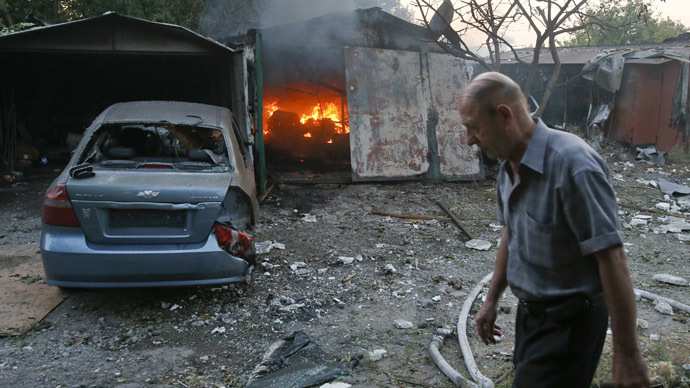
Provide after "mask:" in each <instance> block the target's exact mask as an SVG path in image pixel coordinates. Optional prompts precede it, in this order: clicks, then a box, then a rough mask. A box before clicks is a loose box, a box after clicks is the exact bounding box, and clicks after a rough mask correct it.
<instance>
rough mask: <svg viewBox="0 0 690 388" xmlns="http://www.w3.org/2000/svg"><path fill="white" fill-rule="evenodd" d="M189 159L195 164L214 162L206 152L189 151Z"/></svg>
mask: <svg viewBox="0 0 690 388" xmlns="http://www.w3.org/2000/svg"><path fill="white" fill-rule="evenodd" d="M187 158H189V160H191V161H195V162H212V160H211V157H210V156H209V154H208V153H207V152H206V150H189V152H187Z"/></svg>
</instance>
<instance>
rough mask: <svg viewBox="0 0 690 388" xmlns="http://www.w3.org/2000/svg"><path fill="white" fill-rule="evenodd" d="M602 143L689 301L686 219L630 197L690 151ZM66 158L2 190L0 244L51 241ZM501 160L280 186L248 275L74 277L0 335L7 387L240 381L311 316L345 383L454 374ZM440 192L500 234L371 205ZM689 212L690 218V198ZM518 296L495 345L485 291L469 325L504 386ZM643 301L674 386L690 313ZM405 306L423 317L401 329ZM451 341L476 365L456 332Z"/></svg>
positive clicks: (308, 324) (606, 362) (630, 241)
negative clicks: (663, 157)
mask: <svg viewBox="0 0 690 388" xmlns="http://www.w3.org/2000/svg"><path fill="white" fill-rule="evenodd" d="M601 154H602V156H603V157H604V158H605V159H606V160H607V162H608V164H609V166H610V168H611V172H612V174H614V176H615V179H614V185H615V188H616V191H617V195H618V197H619V200H620V203H621V204H625V206H624V205H621V207H620V214H621V221H622V222H623V223H624V224H625V225H626V227H625V230H624V231H625V236H626V249H627V251H628V254H629V264H630V268H631V272H632V278H633V282H634V286H635V287H636V288H639V289H642V290H646V291H649V292H653V293H656V294H660V295H664V296H666V297H668V298H671V299H674V300H676V301H678V302H681V303H684V304H690V287H682V286H675V285H669V284H665V283H661V282H659V281H656V280H654V278H653V276H654V275H655V274H660V273H666V274H672V275H675V276H681V277H683V278H685V279H690V260H689V259H690V249H689V248H690V245H689V243H687V242H683V241H681V240H680V238H679V237H678V233H654V231H653V230H654V229H657V228H659V227H661V226H663V225H666V224H667V223H668V222H669V219H667V218H666V216H664V215H662V214H659V213H654V212H650V211H641V210H638V209H636V208H634V207H630V206H635V207H639V208H647V209H656V206H657V204H658V203H660V202H667V203H669V204H671V203H672V202H673V199H672V198H671V199H667V200H665V199H664V195H663V194H662V193H661V192H660V191H659V190H658V189H655V188H653V187H650V186H649V185H648V183H647V182H646V181H650V180H654V181H656V180H658V179H666V180H670V181H675V182H677V183H680V184H683V185H686V186H688V185H690V170H689V167H690V163H689V161H690V158H688V156H687V155H685V154H683V153H682V152H674V153H672V154H671V155H669V157H668V163H667V165H666V166H664V167H660V168H659V167H655V166H653V165H650V164H646V163H642V162H635V160H634V157H633V155H631V154H630V153H628V152H627V149H626V148H624V147H621V146H617V145H607V146H606V147H605V148H604V149H603V150H601ZM56 167H57V166H52V167H51V166H44V167H41V168H35V169H34V170H32V171H31V172H30V173H29V174H28V175H27V178H28V180H26V185H25V186H24V187H19V188H15V190H14V191H13V190H7V189H5V190H3V191H0V220H1V221H0V244H12V245H16V244H31V243H38V242H39V240H40V204H41V201H42V196H43V194H44V192H45V190H46V188H47V186H48V184H49V183H50V181H51V180H52V178H53V177H54V176H56V175H57V173H58V171H56V170H55V168H56ZM495 172H496V169H495V167H489V168H488V174H487V175H488V179H486V180H483V181H476V182H465V183H447V182H446V183H427V182H403V183H375V184H317V185H289V184H280V185H278V186H276V188H275V189H274V190H273V191H272V192H271V194H270V195H269V196H268V198H267V199H266V200H265V201H264V203H263V204H262V206H261V222H260V223H259V224H258V225H257V228H256V233H255V237H256V241H258V242H262V241H272V242H275V243H279V244H274V247H273V249H272V250H271V251H270V252H269V253H266V254H262V255H260V257H259V259H260V260H259V261H260V265H259V267H258V268H257V269H256V270H255V272H254V276H253V282H252V284H249V285H247V284H231V285H228V286H223V287H194V288H168V289H131V290H120V289H115V290H73V291H70V295H69V297H68V298H67V299H66V300H65V301H64V302H63V303H62V304H61V305H59V306H58V307H57V308H55V309H54V310H53V311H52V312H51V313H50V314H48V315H47V316H46V317H45V318H44V319H43V320H42V321H41V322H40V323H39V324H38V325H36V326H35V327H34V329H32V330H30V331H29V332H27V333H26V334H24V335H21V336H18V337H6V338H0V386H2V387H112V386H118V387H145V386H157V387H223V386H224V387H241V386H244V384H245V383H246V381H247V378H248V375H249V373H250V372H251V371H252V369H253V368H254V367H255V366H256V365H257V363H258V362H259V361H260V360H261V357H262V356H263V354H264V352H266V350H267V349H268V348H269V346H270V345H271V344H272V343H273V342H275V341H277V340H280V339H282V338H284V337H287V336H289V335H290V334H292V333H293V332H295V331H300V330H301V331H304V332H305V333H307V334H308V335H309V336H310V337H311V338H312V339H313V340H314V341H316V342H317V343H318V344H319V345H321V346H322V347H323V348H324V349H325V351H326V352H327V354H329V355H330V356H331V357H332V359H333V360H336V361H338V362H340V363H341V364H342V366H343V367H344V368H347V369H348V370H349V371H350V375H349V376H345V377H341V378H339V379H338V381H343V382H347V383H349V384H352V386H354V387H416V386H425V387H451V386H453V384H452V382H451V381H450V380H449V379H448V378H447V377H445V376H444V375H443V374H442V373H441V372H440V371H439V370H438V368H437V367H436V366H435V365H434V363H433V361H432V360H431V358H430V356H429V352H428V348H429V344H430V342H431V340H432V336H433V335H434V332H435V329H436V327H438V326H446V325H447V326H451V327H455V325H456V324H457V320H458V314H459V312H460V309H461V307H462V305H463V303H464V302H465V298H466V296H467V294H468V293H469V292H470V291H471V290H472V289H473V288H474V287H475V285H476V284H477V282H479V281H480V280H481V279H482V278H483V277H484V276H485V275H487V274H488V273H489V272H490V271H491V270H492V265H493V258H494V255H495V250H496V240H497V238H498V237H499V233H500V231H499V230H498V228H496V227H495V226H496V225H495V224H496V220H495V206H496V201H495V189H494V184H495V181H494V180H493V179H492V176H493V175H494V174H495ZM437 201H441V202H443V203H444V204H445V205H446V206H447V207H448V208H449V209H450V210H451V211H452V212H453V213H454V214H455V215H456V216H457V217H458V218H459V219H460V220H461V221H462V223H463V224H464V225H465V227H466V228H468V229H469V230H470V231H471V233H473V234H475V235H476V237H477V238H479V239H484V240H487V241H489V242H491V248H490V249H489V250H488V251H478V250H473V249H469V248H467V247H465V245H464V242H465V241H466V240H467V239H466V237H465V236H464V235H463V234H462V233H461V232H460V231H459V230H458V229H457V228H456V227H455V226H454V225H453V224H452V223H451V222H448V221H438V220H430V221H425V220H409V219H402V218H396V217H387V216H381V215H376V214H372V212H375V211H380V212H389V213H397V214H416V215H426V216H436V217H445V216H446V214H445V213H444V212H443V211H442V210H441V209H440V208H439V206H438V205H437V203H436V202H437ZM671 210H675V211H678V210H677V209H675V208H674V209H671ZM680 211H681V212H684V214H685V216H690V209H688V208H686V209H684V210H680ZM305 214H309V215H313V216H315V218H316V222H307V221H306V220H307V219H309V218H305ZM638 215H643V216H650V218H648V219H644V221H646V222H647V225H641V224H642V223H641V222H639V221H634V222H632V224H631V221H632V220H633V219H635V216H638ZM637 220H642V218H637ZM635 223H640V225H635ZM492 224H493V225H492ZM689 234H690V233H689V232H688V231H686V232H684V235H685V236H686V237H687V236H688V235H689ZM280 244H283V245H284V249H279V248H281V246H280ZM275 245H278V246H275ZM341 257H344V258H346V259H341ZM347 258H354V260H353V261H352V262H351V263H347V262H349V261H350V260H349V259H347ZM515 304H516V299H515V298H514V297H513V296H512V294H510V292H507V293H506V294H505V295H504V299H503V300H502V302H501V305H502V309H501V310H502V313H501V314H500V315H499V324H501V325H502V326H503V327H504V328H505V329H506V333H505V335H504V338H503V339H502V341H501V342H499V343H498V344H497V345H493V346H485V345H483V344H480V343H479V341H478V337H477V335H476V334H475V326H474V323H473V321H472V318H473V314H474V312H476V309H477V308H478V305H477V304H475V305H474V308H473V310H472V314H471V316H470V322H469V323H468V334H469V342H470V344H471V346H472V349H473V352H474V354H475V358H476V362H477V364H478V366H479V369H480V370H481V371H482V373H483V374H485V375H486V376H488V377H489V378H491V379H493V380H494V382H495V383H496V386H499V387H500V386H509V384H510V380H511V376H512V375H511V373H512V363H511V354H512V344H513V334H514V331H513V328H512V325H513V321H514V315H515V310H516V308H515ZM637 306H638V316H639V318H642V319H644V320H645V321H646V322H647V323H648V327H646V328H640V329H639V332H638V333H639V336H640V342H641V343H642V348H643V352H644V356H645V358H646V360H647V362H648V363H649V365H650V370H651V371H650V373H653V374H655V375H660V376H661V377H660V380H659V381H661V382H663V383H664V384H666V385H667V386H688V384H690V371H689V370H687V369H684V368H683V365H684V364H685V365H687V364H690V325H689V324H688V323H687V320H688V314H685V313H680V312H679V311H678V310H675V311H674V315H673V316H670V315H663V314H661V313H659V312H657V311H656V310H655V306H654V304H653V303H652V302H650V301H648V300H645V299H642V300H640V301H638V305H637ZM396 320H405V321H409V322H411V323H412V325H413V327H412V328H409V329H399V328H397V327H396V325H395V321H396ZM381 349H383V350H385V351H386V353H385V356H384V357H383V358H382V359H381V360H378V361H374V360H372V359H371V357H370V352H373V351H374V350H381ZM441 352H442V354H443V355H444V357H445V358H446V360H447V361H448V362H449V363H450V364H451V365H452V366H453V367H455V368H456V369H457V370H458V371H459V372H460V373H461V374H463V375H465V376H468V374H467V370H466V369H465V367H464V363H463V361H462V359H461V358H462V356H461V353H460V348H459V346H458V343H457V339H456V338H455V337H453V338H449V339H447V340H446V342H445V344H444V346H443V347H442V348H441ZM610 357H611V336H610V335H609V336H608V339H607V345H606V348H605V350H604V356H603V358H602V361H601V363H600V367H599V370H598V372H597V376H596V380H595V381H596V382H605V381H610V377H611V376H610ZM686 368H688V369H690V365H687V366H686Z"/></svg>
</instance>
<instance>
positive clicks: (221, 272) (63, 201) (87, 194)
mask: <svg viewBox="0 0 690 388" xmlns="http://www.w3.org/2000/svg"><path fill="white" fill-rule="evenodd" d="M247 137H248V136H247V135H246V134H242V133H241V131H240V130H239V128H238V126H237V124H236V122H235V121H234V120H233V118H232V114H231V112H230V111H229V110H228V109H226V108H222V107H218V106H211V105H204V104H196V103H186V102H170V101H142V102H127V103H119V104H115V105H112V106H110V107H109V108H107V109H106V110H105V111H104V112H103V113H101V114H100V115H99V116H98V117H97V118H96V119H95V121H94V122H93V124H91V126H90V127H89V128H87V129H86V131H85V132H84V136H83V138H82V140H81V142H80V143H79V146H78V147H77V148H76V150H75V152H74V154H73V155H72V158H71V160H70V162H69V163H68V164H67V167H66V168H65V169H64V170H63V171H62V173H61V174H60V175H59V176H58V177H57V178H56V179H55V181H53V183H52V184H51V185H50V186H49V188H48V190H47V192H46V194H45V198H44V202H43V209H42V234H41V256H42V259H43V266H44V268H45V274H46V278H47V279H46V280H47V282H48V283H49V284H52V285H55V286H59V287H68V288H72V287H77V288H80V287H155V286H193V285H210V284H222V283H230V282H237V281H248V280H249V279H250V276H251V271H252V267H253V265H254V246H253V239H252V236H251V233H252V229H253V226H254V224H255V223H256V222H257V218H258V203H257V200H256V186H255V180H254V168H253V165H252V158H251V155H250V151H249V149H248V145H249V141H248V140H247Z"/></svg>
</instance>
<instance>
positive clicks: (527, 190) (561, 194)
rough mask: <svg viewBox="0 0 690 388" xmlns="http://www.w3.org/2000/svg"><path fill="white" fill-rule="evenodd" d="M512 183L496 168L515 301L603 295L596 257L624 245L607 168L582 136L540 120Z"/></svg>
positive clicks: (505, 169)
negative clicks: (603, 251)
mask: <svg viewBox="0 0 690 388" xmlns="http://www.w3.org/2000/svg"><path fill="white" fill-rule="evenodd" d="M518 172H519V178H518V180H517V181H516V182H513V181H512V178H511V176H512V172H511V166H510V164H509V163H508V162H505V161H504V162H503V163H502V164H501V167H500V171H499V176H498V182H497V195H498V211H497V214H498V219H499V221H501V222H502V223H503V225H505V226H506V227H507V228H508V269H507V278H508V284H509V285H510V287H511V290H512V291H513V293H514V294H515V295H516V296H517V297H518V298H520V299H524V300H528V301H540V300H548V299H553V298H558V297H563V296H568V295H572V294H575V293H585V294H587V295H590V296H594V295H597V294H599V293H601V292H602V286H601V281H600V278H599V269H598V265H597V261H596V258H595V257H594V255H593V253H594V252H597V251H599V250H602V249H605V248H608V247H611V246H614V245H620V244H622V243H623V233H622V232H621V227H620V221H619V220H618V206H617V204H616V198H615V194H614V192H613V187H612V186H611V183H610V174H609V171H608V168H607V166H606V163H605V162H604V161H603V159H602V158H601V157H600V156H599V154H597V153H596V152H595V151H594V150H593V149H592V148H591V147H589V145H587V143H585V142H584V141H583V140H582V139H580V138H579V137H577V136H575V135H573V134H570V133H567V132H561V131H556V130H553V129H551V128H548V127H547V126H546V125H545V124H544V123H543V122H542V121H541V120H539V121H538V123H537V128H536V130H535V131H534V134H533V135H532V139H531V140H530V143H529V145H528V146H527V150H526V152H525V155H524V156H523V157H522V161H521V164H520V166H519V171H518Z"/></svg>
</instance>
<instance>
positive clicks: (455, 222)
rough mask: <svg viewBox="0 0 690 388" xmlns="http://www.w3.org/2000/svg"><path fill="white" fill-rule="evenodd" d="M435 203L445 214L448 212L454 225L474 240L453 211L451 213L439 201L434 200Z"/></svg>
mask: <svg viewBox="0 0 690 388" xmlns="http://www.w3.org/2000/svg"><path fill="white" fill-rule="evenodd" d="M436 203H437V204H438V206H439V207H440V208H441V209H442V210H443V211H444V212H446V214H448V217H450V219H451V220H452V221H453V223H454V224H455V226H457V227H458V228H459V229H460V230H462V232H463V233H465V235H467V237H469V238H470V240H474V236H473V235H472V233H470V231H469V230H467V229H465V227H464V226H462V223H460V220H459V219H458V218H457V217H455V215H454V214H453V213H451V212H450V210H448V208H446V207H445V206H444V205H443V204H442V203H441V201H436Z"/></svg>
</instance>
